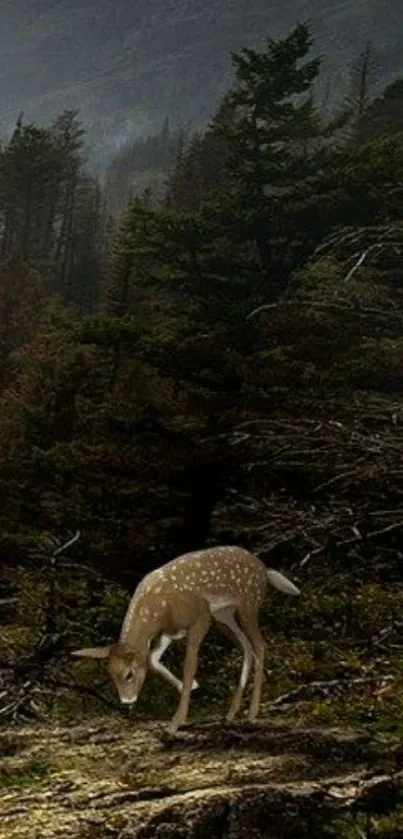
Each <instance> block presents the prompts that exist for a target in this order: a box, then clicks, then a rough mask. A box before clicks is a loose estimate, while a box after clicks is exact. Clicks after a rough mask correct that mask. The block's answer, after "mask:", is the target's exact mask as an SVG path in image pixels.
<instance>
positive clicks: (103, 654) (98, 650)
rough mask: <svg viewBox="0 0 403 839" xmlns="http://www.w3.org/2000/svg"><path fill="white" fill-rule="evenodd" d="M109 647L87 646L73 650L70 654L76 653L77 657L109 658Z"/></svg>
mask: <svg viewBox="0 0 403 839" xmlns="http://www.w3.org/2000/svg"><path fill="white" fill-rule="evenodd" d="M110 649H111V648H110V647H88V648H87V649H85V650H74V652H71V653H70V655H76V656H77V658H97V659H103V660H105V659H106V658H109V652H110Z"/></svg>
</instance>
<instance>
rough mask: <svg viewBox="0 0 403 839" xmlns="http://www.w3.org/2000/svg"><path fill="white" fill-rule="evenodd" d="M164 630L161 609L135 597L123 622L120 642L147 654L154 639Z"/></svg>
mask: <svg viewBox="0 0 403 839" xmlns="http://www.w3.org/2000/svg"><path fill="white" fill-rule="evenodd" d="M162 631H163V615H162V613H161V610H159V609H157V608H150V607H149V606H147V603H144V602H142V600H139V599H137V598H136V597H133V598H132V600H131V602H130V603H129V608H128V610H127V612H126V615H125V618H124V621H123V624H122V629H121V632H120V638H119V642H120V643H121V644H126V645H127V646H128V647H130V648H131V649H133V650H138V651H139V652H141V653H143V654H146V653H147V652H148V649H149V646H150V643H151V641H152V639H153V638H155V636H156V635H160V634H161V632H162Z"/></svg>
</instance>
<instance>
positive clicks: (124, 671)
mask: <svg viewBox="0 0 403 839" xmlns="http://www.w3.org/2000/svg"><path fill="white" fill-rule="evenodd" d="M71 655H74V656H77V657H78V658H93V659H98V660H99V661H106V663H107V668H108V673H109V675H110V677H111V679H112V681H113V683H114V685H115V687H116V690H117V692H118V694H119V699H120V701H121V702H122V703H123V704H125V705H133V704H134V703H135V702H136V701H137V699H138V696H139V693H140V691H141V688H142V687H143V682H144V679H145V677H146V673H147V659H146V658H145V657H143V656H142V655H141V654H140V653H139V652H138V651H135V650H131V649H130V648H129V647H127V646H126V645H125V644H111V645H109V646H107V647H89V648H88V649H84V650H75V651H74V652H72V653H71Z"/></svg>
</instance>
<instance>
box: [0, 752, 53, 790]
mask: <svg viewBox="0 0 403 839" xmlns="http://www.w3.org/2000/svg"><path fill="white" fill-rule="evenodd" d="M51 771H52V767H51V765H50V764H49V763H48V762H47V761H46V760H44V759H41V758H30V759H29V760H27V761H26V762H25V763H21V764H11V763H10V764H9V765H7V764H5V763H4V764H3V765H2V766H0V788H2V787H3V788H4V787H21V788H22V787H29V786H32V785H33V784H40V783H41V782H42V781H44V780H46V779H47V778H48V777H49V775H50V773H51Z"/></svg>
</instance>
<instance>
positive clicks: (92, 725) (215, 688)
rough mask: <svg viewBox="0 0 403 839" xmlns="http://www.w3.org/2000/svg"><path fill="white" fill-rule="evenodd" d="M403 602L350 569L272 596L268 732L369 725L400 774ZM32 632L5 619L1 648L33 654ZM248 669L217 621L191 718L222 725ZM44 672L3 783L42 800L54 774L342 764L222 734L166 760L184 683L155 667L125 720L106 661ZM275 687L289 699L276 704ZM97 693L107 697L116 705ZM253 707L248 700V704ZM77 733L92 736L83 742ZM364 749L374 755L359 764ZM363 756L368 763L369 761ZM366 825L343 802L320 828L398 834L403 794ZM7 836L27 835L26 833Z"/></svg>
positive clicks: (177, 661)
mask: <svg viewBox="0 0 403 839" xmlns="http://www.w3.org/2000/svg"><path fill="white" fill-rule="evenodd" d="M118 601H119V598H118V599H117V601H116V602H117V603H118ZM402 611H403V589H402V587H401V586H400V585H398V584H388V585H385V584H381V583H361V582H360V581H359V580H358V581H356V582H354V583H352V581H351V577H348V576H346V577H343V576H342V575H339V576H338V577H330V576H329V577H327V578H326V579H322V580H321V581H320V583H318V580H315V582H312V583H311V582H308V583H306V584H305V585H304V586H303V592H302V595H301V597H300V598H299V599H298V600H294V599H292V600H291V599H285V598H283V597H281V596H280V595H278V594H275V593H273V595H272V596H270V597H269V598H268V600H267V602H266V604H265V607H264V610H263V614H262V625H263V631H264V635H265V638H266V641H267V656H266V679H265V686H264V695H263V702H262V710H261V720H262V721H263V724H266V725H267V724H268V725H269V727H270V729H273V730H274V731H280V729H279V728H278V726H280V728H281V727H286V728H287V726H288V727H290V728H291V729H292V728H293V727H297V728H298V729H299V730H303V729H305V730H306V731H311V730H315V729H316V728H318V727H320V728H321V729H323V728H325V729H329V730H330V729H333V728H334V727H337V728H341V729H351V730H355V731H361V732H363V731H364V732H366V734H367V735H368V737H369V738H370V740H371V742H372V745H373V748H372V755H373V760H375V761H378V764H379V767H380V769H381V770H382V771H383V772H386V773H387V774H392V775H393V773H394V772H395V771H396V760H395V757H394V755H395V752H394V749H395V747H398V746H399V745H400V744H401V743H402V742H403V656H402V651H403V643H402V644H401V638H400V633H401V615H402ZM30 637H31V639H32V635H31V636H29V627H28V628H27V627H26V626H25V625H24V623H23V622H22V620H21V616H20V617H19V619H18V621H15V620H14V621H10V622H9V624H8V625H6V626H3V627H1V629H0V654H4V658H7V660H8V661H9V662H10V661H18V660H19V659H21V658H22V657H23V656H25V655H27V647H28V642H29V638H30ZM72 646H74V644H72ZM182 660H183V645H182V643H180V644H177V645H175V646H173V648H172V649H171V650H170V651H169V654H168V655H167V657H166V661H167V664H168V666H171V667H172V669H174V670H175V672H180V667H181V662H182ZM240 666H241V657H240V654H239V652H238V651H237V650H236V649H234V648H233V647H232V646H231V644H230V642H229V641H227V639H226V638H224V637H223V636H222V635H221V634H220V632H219V631H218V630H212V632H211V633H210V635H209V637H208V638H207V639H206V641H205V643H204V644H203V647H202V652H201V658H200V666H199V671H198V680H199V684H200V688H199V690H198V691H197V692H195V693H193V694H192V701H191V714H190V721H193V722H196V723H199V724H201V725H202V726H203V725H205V724H211V725H214V724H216V726H217V732H220V731H221V727H220V726H221V723H220V720H222V718H223V716H224V715H225V712H226V709H227V705H228V702H229V694H230V691H231V689H232V688H233V687H234V686H235V684H236V681H237V679H238V676H239V670H240ZM44 672H45V675H46V677H47V678H50V683H49V684H52V685H53V688H51V687H48V688H47V690H46V691H44V692H43V694H41V695H40V696H39V698H38V700H37V704H38V707H39V710H40V713H41V715H42V718H43V720H45V721H46V724H45V725H46V727H45V728H43V727H42V728H41V727H39V728H38V727H35V725H34V726H33V727H32V728H31V727H30V726H28V727H27V726H23V727H22V728H20V727H19V726H18V725H16V726H15V727H14V728H13V729H11V730H10V729H8V728H4V729H3V736H2V740H1V743H0V757H1V764H2V768H1V772H0V791H1V793H0V794H3V793H4V795H7V794H8V795H10V794H14V793H16V791H18V790H20V791H23V790H27V791H29V796H31V798H30V800H31V803H32V800H33V799H32V796H33V797H34V798H35V796H39V797H40V796H41V795H42V792H41V790H42V791H43V795H45V792H46V790H49V789H52V788H56V787H57V789H59V787H60V784H61V785H62V786H61V787H60V789H62V788H63V783H66V782H67V780H68V779H70V780H68V782H69V783H70V782H71V781H72V779H74V784H76V787H77V789H78V788H79V787H80V784H81V781H78V780H77V779H78V778H81V779H86V778H91V779H92V781H91V783H92V784H93V791H94V790H95V788H98V787H99V785H101V786H102V784H103V783H104V782H105V779H106V778H108V779H109V780H108V783H109V784H110V786H111V789H112V787H113V789H115V786H114V785H115V784H117V787H116V789H117V788H120V785H122V784H123V787H124V789H125V790H127V789H128V788H130V789H133V786H134V787H135V788H136V790H152V789H157V788H158V789H159V790H161V789H162V788H169V789H171V790H175V789H180V790H181V794H182V793H183V794H184V793H185V792H186V790H189V791H191V790H195V789H199V790H203V789H207V787H209V788H211V785H212V784H213V786H214V784H215V783H216V784H217V785H218V786H220V788H221V787H222V785H223V784H224V782H225V784H228V783H231V784H232V783H233V782H234V778H235V780H236V777H235V776H236V775H237V772H238V776H239V777H238V781H242V783H246V782H247V781H248V783H249V784H250V783H254V782H255V783H260V782H264V783H267V782H268V778H269V776H270V777H275V778H282V779H283V780H284V782H287V783H288V782H289V781H290V780H292V779H296V780H297V781H298V783H300V782H308V780H309V779H311V778H312V777H314V778H317V777H318V775H319V776H321V777H322V778H325V777H326V776H327V775H329V774H331V773H332V772H334V771H335V769H336V765H335V764H334V761H333V758H332V759H329V761H326V760H324V759H322V758H321V759H320V760H319V763H318V758H317V757H315V759H312V760H311V759H310V760H308V759H307V758H306V755H305V756H304V757H301V754H300V753H298V749H297V751H296V752H295V751H293V749H291V750H290V749H289V748H288V746H287V747H285V748H284V750H283V752H282V753H281V755H277V756H276V755H275V754H273V753H272V754H271V756H270V757H269V752H268V750H267V749H266V748H265V749H264V750H263V752H262V750H261V749H260V748H256V747H255V746H253V747H252V746H251V745H250V744H249V747H247V748H246V752H245V753H243V754H242V759H240V754H239V744H238V746H236V747H235V752H234V753H233V755H232V753H231V749H228V746H226V747H225V749H224V751H223V750H222V749H221V750H220V748H219V744H218V741H217V745H216V748H215V750H214V749H213V751H212V750H211V748H210V747H209V749H208V750H207V751H206V750H205V748H204V747H203V748H202V749H201V751H199V753H198V755H197V756H196V753H195V755H194V757H193V758H192V760H187V761H186V760H185V761H184V760H183V759H178V753H177V752H176V751H173V752H172V753H170V754H165V755H164V758H163V760H161V759H160V756H159V757H158V756H157V753H158V755H159V752H158V749H159V748H160V745H159V743H158V737H156V736H155V734H157V735H158V732H159V731H160V730H162V727H163V725H164V724H165V722H166V720H167V719H169V717H170V716H171V714H172V712H173V709H174V707H175V705H176V702H177V694H176V693H175V691H174V690H173V689H171V688H170V686H169V685H168V684H166V683H165V682H163V681H161V680H160V679H158V678H156V677H154V676H150V677H149V679H148V680H147V683H146V685H145V687H144V690H143V692H142V694H141V697H140V700H139V703H138V707H137V708H136V711H135V712H134V713H132V714H131V715H130V717H129V718H126V717H125V715H124V714H122V712H121V710H120V708H119V706H118V703H117V697H116V696H115V694H114V689H113V686H112V685H111V684H110V683H109V680H108V678H107V676H106V674H105V671H104V668H103V666H102V665H100V664H97V663H94V662H91V661H83V662H75V661H73V660H70V658H69V656H68V654H66V653H64V652H62V653H60V654H59V655H58V656H57V657H56V659H55V660H54V661H51V662H50V663H49V665H47V667H46V669H45V671H44ZM58 680H59V681H60V684H58ZM73 681H75V682H76V683H77V685H79V687H80V688H81V689H83V690H85V689H86V688H88V689H90V690H93V689H94V688H95V689H96V691H97V693H98V695H99V697H101V698H99V699H96V698H94V697H93V696H92V695H89V694H88V695H86V694H85V693H83V692H81V691H78V692H76V691H74V690H71V689H70V688H69V687H68V684H69V683H71V682H73ZM279 697H284V700H283V701H280V702H279V701H277V702H276V700H278V699H279ZM103 699H105V700H107V701H108V702H109V703H110V705H109V706H108V708H106V706H105V705H104V704H103ZM246 708H247V701H245V705H244V711H245V710H246ZM105 713H106V714H107V721H106V722H105V716H104V715H105ZM100 714H102V715H103V717H102V720H103V721H102V724H101V734H99V737H100V743H102V744H103V745H102V765H101V764H100V762H99V760H100V757H99V754H98V755H96V754H95V752H96V749H95V750H94V748H93V746H94V744H95V743H96V738H97V736H98V735H97V734H96V733H95V734H94V736H93V739H92V740H91V730H94V731H95V730H96V729H97V728H99V723H98V721H99V715H100ZM242 718H243V715H241V718H240V721H241V722H242ZM41 725H42V723H41ZM77 725H78V728H77ZM150 726H151V728H150ZM69 727H71V731H72V733H71V739H70V740H69V739H68V735H67V733H66V734H63V737H62V742H57V747H55V742H56V740H57V737H56V739H55V735H54V732H55V731H60V730H63V731H65V732H67V731H68V728H69ZM1 731H2V730H1V729H0V733H1ZM150 731H151V732H152V734H151V736H150ZM189 731H192V729H189ZM35 732H36V733H35ZM40 732H42V734H41V733H40ZM52 732H53V733H52ZM74 732H75V733H74ZM88 732H89V733H88ZM108 732H109V734H108ZM37 734H38V738H37ZM74 737H76V740H75V739H74ZM80 737H81V738H83V742H85V743H86V745H85V746H83V747H81V746H80ZM108 737H109V740H108ZM32 738H33V739H32ZM124 740H126V741H127V742H130V748H128V750H127V754H126V755H125V759H124V760H123V759H122V741H124ZM33 741H34V742H35V745H34V747H32V742H33ZM27 743H28V745H26V744H27ZM20 747H21V748H20ZM130 749H131V750H132V751H133V759H132V760H131V756H130ZM231 755H232V757H231ZM367 760H368V756H367V757H366V758H365V760H364V764H365V761H367ZM336 763H337V761H336ZM359 763H360V766H361V767H362V765H363V764H362V761H359ZM356 768H357V761H356V760H355V759H352V760H350V759H349V758H348V757H347V755H344V756H342V761H341V765H340V761H339V763H338V764H337V771H340V770H341V769H342V771H343V772H344V773H348V772H351V771H355V769H356ZM228 772H229V774H228ZM234 772H235V775H234ZM133 773H134V774H133ZM231 773H232V774H231ZM262 779H263V780H262ZM83 783H84V781H83ZM55 785H56V786H55ZM108 788H109V787H108ZM35 790H36V793H35ZM27 794H28V793H27ZM91 794H92V793H91ZM94 794H95V792H94ZM151 794H152V793H150V795H151ZM29 796H28V797H29ZM45 797H46V796H45ZM27 806H28V805H27ZM367 822H368V815H367V814H362V813H356V814H354V817H353V816H352V814H351V813H350V812H348V813H347V812H346V813H341V814H340V818H339V819H336V820H333V821H332V825H331V826H326V825H324V826H323V832H322V834H321V835H323V837H325V836H328V837H329V839H331V837H336V836H337V837H339V836H340V837H342V839H356V837H357V839H358V837H360V839H362V837H363V836H367V835H370V836H371V839H372V837H376V839H379V838H380V837H386V836H388V837H391V836H394V837H397V836H400V835H402V836H403V801H402V802H400V801H396V802H395V804H394V806H393V807H392V808H391V809H390V811H388V812H384V813H375V814H372V815H371V824H370V834H368V825H367ZM13 830H14V827H13ZM0 835H1V834H0ZM10 835H12V836H15V837H17V836H19V834H18V832H17V833H16V832H14V833H10ZM23 835H25V834H21V836H23ZM49 835H52V836H53V835H55V836H56V835H58V834H57V833H53V834H49ZM135 835H137V834H135ZM139 835H140V834H139ZM178 835H179V834H178Z"/></svg>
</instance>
